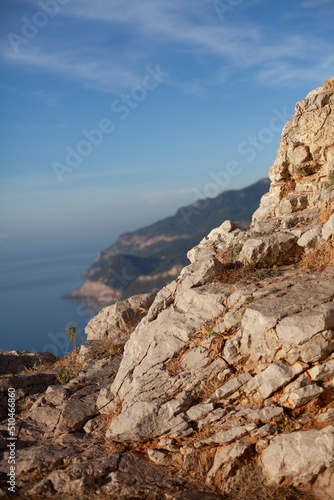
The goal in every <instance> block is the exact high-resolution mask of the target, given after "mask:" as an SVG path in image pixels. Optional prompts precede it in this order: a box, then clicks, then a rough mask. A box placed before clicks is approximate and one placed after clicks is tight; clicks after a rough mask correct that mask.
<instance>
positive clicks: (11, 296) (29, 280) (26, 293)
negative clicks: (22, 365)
mask: <svg viewBox="0 0 334 500" xmlns="http://www.w3.org/2000/svg"><path fill="white" fill-rule="evenodd" d="M93 259H94V254H92V253H85V254H74V255H65V256H54V257H49V258H35V259H31V258H26V259H24V257H22V258H21V259H15V260H14V259H12V260H6V261H2V262H1V263H0V331H1V332H2V333H1V345H0V348H1V349H6V350H26V351H49V352H52V353H53V354H55V355H57V356H61V355H62V354H63V353H64V352H65V349H66V347H67V344H68V336H67V334H66V333H65V328H67V327H68V326H69V325H70V324H71V323H72V322H74V323H75V325H76V327H77V330H78V342H77V344H78V345H79V344H80V343H81V338H82V336H83V335H84V328H85V326H86V324H87V323H88V321H89V320H90V319H91V318H92V317H93V316H95V314H96V310H95V311H94V310H93V309H92V308H89V307H87V306H85V305H84V304H81V303H79V302H75V301H73V300H71V299H63V298H62V295H64V294H66V293H69V292H71V291H72V290H74V289H75V288H76V287H78V286H79V285H80V284H81V283H82V281H83V277H82V276H81V274H82V273H83V271H85V269H86V268H87V267H88V266H89V265H90V264H91V263H92V262H93ZM69 350H71V349H69Z"/></svg>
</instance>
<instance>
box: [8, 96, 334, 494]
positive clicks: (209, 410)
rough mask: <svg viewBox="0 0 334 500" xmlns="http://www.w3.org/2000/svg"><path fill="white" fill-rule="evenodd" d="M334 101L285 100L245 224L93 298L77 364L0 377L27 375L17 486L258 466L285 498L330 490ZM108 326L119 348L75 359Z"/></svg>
mask: <svg viewBox="0 0 334 500" xmlns="http://www.w3.org/2000/svg"><path fill="white" fill-rule="evenodd" d="M333 111H334V89H327V90H324V89H323V88H319V89H316V90H314V91H312V92H311V93H310V94H308V96H307V97H306V98H305V99H304V100H302V101H300V102H299V103H298V104H297V105H296V110H295V114H294V117H293V119H292V120H291V121H290V122H288V123H287V124H286V126H285V127H284V130H283V133H282V140H281V145H280V148H279V151H278V156H277V160H276V161H275V163H274V165H273V166H272V167H271V169H270V179H271V186H270V190H269V193H268V194H266V195H264V196H263V198H262V200H261V204H260V207H259V209H258V210H257V211H256V212H255V213H254V216H253V222H252V225H251V227H250V228H249V229H240V228H238V227H237V226H236V224H234V223H232V222H230V221H225V222H224V223H223V224H221V226H220V227H218V228H216V229H214V230H213V231H211V233H210V234H209V235H208V236H207V237H205V238H204V239H203V240H202V241H201V243H200V244H199V245H198V246H197V247H195V248H193V249H192V250H191V251H190V252H189V253H188V258H189V260H190V265H188V266H186V267H184V268H183V269H182V271H181V273H180V275H179V276H178V277H177V279H176V280H174V281H173V282H171V283H170V284H168V285H167V286H165V287H164V288H163V289H161V290H160V291H159V292H158V293H157V294H156V295H155V296H154V295H151V296H147V295H146V296H137V297H133V298H132V299H129V300H127V301H123V302H119V303H118V304H116V305H114V306H110V307H107V308H105V309H103V310H102V311H101V312H100V313H99V315H98V316H97V317H96V318H93V319H92V320H91V322H90V323H89V324H88V326H87V329H86V333H87V334H88V343H87V344H85V346H84V347H83V348H82V349H81V351H80V355H79V356H78V359H79V360H80V359H81V360H82V362H81V363H82V367H81V369H80V370H79V371H78V373H77V375H76V377H75V378H73V379H72V380H71V381H70V382H68V383H66V384H64V385H55V384H54V382H50V383H51V384H53V385H50V386H49V387H48V388H47V389H46V390H44V389H41V388H36V383H37V382H36V380H35V379H34V380H32V379H31V377H36V375H25V376H22V375H21V376H19V375H16V376H14V375H6V376H4V377H3V378H2V380H1V390H2V391H6V390H7V389H8V387H9V386H12V387H21V386H22V385H23V386H24V387H31V388H32V390H31V393H30V394H28V395H27V393H26V392H24V393H23V394H22V395H21V396H20V398H19V399H20V400H19V401H18V404H19V403H20V405H21V410H19V411H20V413H19V415H18V423H17V430H18V433H17V437H18V443H19V446H20V449H19V450H18V453H17V478H18V479H17V487H18V488H21V492H22V495H23V494H24V493H28V494H29V495H31V497H32V498H33V495H37V494H39V495H43V498H45V497H49V496H50V497H52V496H54V495H61V497H62V498H67V495H68V496H69V497H70V495H72V494H73V495H78V496H77V498H91V497H92V496H93V495H94V492H96V495H97V494H98V493H97V492H99V495H111V496H112V498H150V499H151V498H152V499H155V498H156V499H158V498H163V499H166V500H168V499H180V500H182V499H183V500H187V499H197V498H201V499H204V500H205V499H207V500H209V499H215V498H217V499H218V498H229V495H230V498H231V497H232V498H236V496H235V495H236V492H238V491H240V489H239V490H238V488H240V484H241V483H242V482H245V481H246V482H247V480H248V479H249V471H250V470H252V471H254V470H256V471H257V474H258V476H256V477H257V478H258V485H257V486H258V488H262V487H266V488H269V489H268V491H269V490H270V488H271V490H270V491H272V489H273V488H281V489H282V488H283V489H284V488H290V489H289V490H288V491H289V495H290V496H286V497H284V498H300V497H298V496H297V495H300V494H301V495H302V497H303V496H304V498H319V499H322V500H326V499H327V500H329V499H331V498H334V496H333V491H334V354H333V352H334V301H333V298H334V248H333V245H334V242H333V232H334V213H333V212H334V179H333V177H334V174H333V172H334V118H333V116H334V115H333ZM124 339H125V341H124ZM106 341H109V342H111V341H112V342H114V344H115V345H116V344H124V343H125V347H124V353H123V355H120V354H117V355H114V356H109V357H105V358H103V359H90V360H88V361H85V358H87V357H89V352H90V349H92V345H93V347H94V346H95V347H96V343H100V344H101V345H103V342H106ZM94 349H95V348H93V351H94V352H96V349H95V350H94ZM95 357H96V356H95ZM47 376H52V374H50V373H49V374H47V373H46V374H44V375H40V377H47ZM29 378H30V381H29V380H28V379H29ZM41 383H42V382H40V384H41ZM15 384H16V385H15ZM39 387H41V385H39ZM33 388H35V389H33ZM4 402H5V399H4V398H3V399H2V403H4ZM5 428H6V421H3V423H2V431H3V432H4V441H3V442H2V445H3V449H4V450H5V451H4V454H3V462H2V466H1V473H2V475H3V477H4V478H5V474H6V472H7V468H8V464H7V461H6V460H7V457H8V453H9V452H8V451H6V441H5V439H6V433H5ZM245 478H246V479H245ZM247 478H248V479H247ZM264 485H265V486H264ZM246 488H247V484H246ZM293 488H297V489H298V492H297V493H296V495H295V496H293V495H294V491H295V490H294V489H293ZM244 491H247V489H246V490H244ZM282 491H283V490H282ZM223 495H224V496H223ZM225 495H227V496H225ZM233 495H234V496H233ZM239 495H241V493H240V494H239ZM244 497H245V496H244ZM244 497H242V496H239V498H244ZM268 497H269V495H268ZM102 498H103V497H102ZM252 498H256V497H255V496H254V497H252ZM262 498H263V497H262ZM272 498H274V497H272ZM280 498H281V497H280Z"/></svg>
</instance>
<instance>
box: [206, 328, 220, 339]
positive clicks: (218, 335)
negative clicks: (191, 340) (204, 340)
mask: <svg viewBox="0 0 334 500" xmlns="http://www.w3.org/2000/svg"><path fill="white" fill-rule="evenodd" d="M206 333H207V334H208V335H212V336H213V337H218V338H221V337H222V334H221V333H219V332H215V331H214V330H212V329H211V328H208V329H207V330H206Z"/></svg>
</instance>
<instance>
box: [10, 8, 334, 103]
mask: <svg viewBox="0 0 334 500" xmlns="http://www.w3.org/2000/svg"><path fill="white" fill-rule="evenodd" d="M29 1H30V3H31V4H32V5H33V4H35V2H34V1H33V0H29ZM319 2H321V3H328V2H327V0H318V1H317V5H319ZM211 3H212V2H210V1H206V2H203V1H202V0H192V3H191V7H189V3H188V2H180V1H179V0H141V1H140V2H131V3H130V2H129V1H125V0H113V1H111V0H94V2H92V1H91V0H80V1H79V0H77V1H75V0H73V1H72V2H70V3H69V4H67V5H66V6H64V7H63V8H62V14H63V15H66V16H68V17H70V18H72V20H73V19H74V22H75V21H80V23H82V22H87V29H92V33H98V39H97V38H93V37H90V36H89V37H88V38H87V45H86V46H85V41H84V40H82V39H81V41H82V45H81V46H80V47H78V45H77V43H76V40H75V39H74V38H73V35H71V34H69V33H68V34H67V37H66V34H65V39H63V40H62V46H61V49H57V48H54V45H55V44H54V40H48V38H47V36H48V31H47V29H46V30H45V32H44V33H43V36H44V35H45V37H46V38H45V37H44V38H42V37H39V35H38V36H36V37H35V38H34V40H33V43H32V42H31V43H29V44H27V45H26V46H24V47H22V52H20V53H19V54H15V53H14V52H13V51H12V50H9V49H10V47H8V46H7V49H5V50H4V55H5V57H6V58H7V60H8V61H10V62H12V63H16V64H25V65H28V66H32V67H35V68H39V69H40V70H42V71H48V72H52V73H54V74H57V75H59V76H61V77H64V78H68V79H71V80H75V81H78V82H80V83H81V84H83V85H85V86H88V87H90V88H93V89H96V90H99V91H103V92H111V93H116V94H118V93H120V92H121V91H124V90H125V89H129V88H131V87H133V86H135V85H138V84H140V82H141V78H142V77H143V76H144V74H145V66H146V64H147V63H148V62H149V61H152V59H154V61H155V63H156V64H158V63H161V61H162V60H164V55H165V54H166V52H167V51H173V52H174V53H177V54H178V55H181V54H182V53H187V54H188V56H189V57H192V58H193V60H194V61H196V62H198V63H199V67H198V69H199V70H200V67H201V63H200V62H199V61H200V58H201V57H202V58H207V57H210V58H212V61H213V64H212V66H211V69H210V73H211V74H208V75H207V76H205V77H203V78H196V77H189V76H188V77H186V78H184V77H182V75H180V72H179V71H175V70H174V71H173V69H174V68H172V67H170V68H163V69H164V70H166V71H169V72H170V74H171V77H170V79H169V81H166V83H168V84H169V85H172V86H178V87H180V88H181V89H182V90H184V91H186V92H188V93H192V94H195V95H198V96H204V95H205V92H206V89H207V88H208V87H209V86H210V85H219V84H221V83H222V81H223V80H222V78H221V75H222V72H221V71H222V70H221V68H222V66H224V67H225V68H228V71H229V72H232V71H239V70H245V69H252V68H253V69H254V71H255V72H256V73H257V76H258V80H259V81H263V82H264V81H267V82H268V83H270V82H271V79H270V74H271V73H273V72H275V68H280V67H281V68H288V67H291V68H292V69H295V68H296V67H298V66H299V64H300V63H301V62H304V66H305V68H306V73H310V72H314V71H315V70H316V69H317V68H318V66H319V62H320V64H321V62H322V61H323V60H324V58H325V55H326V54H327V53H328V52H330V53H331V48H332V47H331V46H330V44H329V43H325V42H324V41H321V40H319V39H317V38H315V37H313V36H312V35H309V34H308V33H307V34H305V35H304V34H303V35H290V36H287V35H286V33H284V32H282V33H280V32H279V31H278V30H276V32H275V33H273V31H272V30H271V29H270V28H269V29H268V28H267V27H266V26H259V25H256V24H254V23H252V22H250V21H249V22H244V21H238V22H235V21H232V20H229V21H228V22H224V23H222V22H221V21H220V20H219V18H218V16H217V15H216V13H215V11H214V8H213V6H212V4H211ZM256 3H257V2H256ZM314 4H315V1H314V0H305V1H304V2H303V4H302V5H303V6H304V7H311V6H313V5H314ZM88 23H89V24H88ZM94 23H95V24H96V23H98V26H96V25H95V26H94V27H93V28H92V26H93V25H94ZM282 29H283V28H282ZM119 31H120V32H121V33H126V37H127V38H128V40H129V44H128V45H125V44H124V45H123V44H118V45H117V46H115V47H114V48H111V44H110V40H112V38H111V37H112V36H113V33H114V32H117V33H118V32H119ZM116 38H117V37H116ZM92 40H94V44H93V45H91V44H92ZM108 40H109V43H108ZM88 44H89V45H88ZM7 45H8V44H7ZM129 45H130V46H131V49H129V48H128V47H129ZM66 46H67V47H69V48H66ZM215 60H217V63H218V64H217V65H216V66H215V65H214V61H215ZM171 64H172V63H171ZM273 76H274V75H273ZM255 80H256V79H255ZM286 81H287V78H283V77H280V78H279V79H278V80H276V82H275V83H278V82H282V83H283V82H286Z"/></svg>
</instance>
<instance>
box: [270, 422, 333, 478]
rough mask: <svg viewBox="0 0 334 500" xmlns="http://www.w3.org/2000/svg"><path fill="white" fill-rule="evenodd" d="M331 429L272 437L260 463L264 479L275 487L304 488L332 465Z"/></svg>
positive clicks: (330, 427) (331, 427)
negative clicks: (287, 484)
mask: <svg viewBox="0 0 334 500" xmlns="http://www.w3.org/2000/svg"><path fill="white" fill-rule="evenodd" d="M333 450H334V427H333V426H329V427H325V428H324V429H321V430H318V429H311V430H309V431H299V432H292V433H290V434H281V435H279V436H276V437H274V438H273V439H272V440H271V442H270V445H269V446H268V448H266V449H265V450H264V452H263V453H262V457H261V462H262V465H263V467H264V470H265V472H266V474H267V475H268V478H269V479H270V480H271V481H273V482H275V483H279V482H280V481H282V480H283V479H285V478H288V479H291V480H292V482H293V484H295V485H299V484H304V485H305V484H307V483H309V482H310V481H312V480H313V479H314V478H316V477H317V475H318V474H319V472H322V471H323V470H324V468H327V469H328V468H329V467H332V466H333V465H334V453H333Z"/></svg>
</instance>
